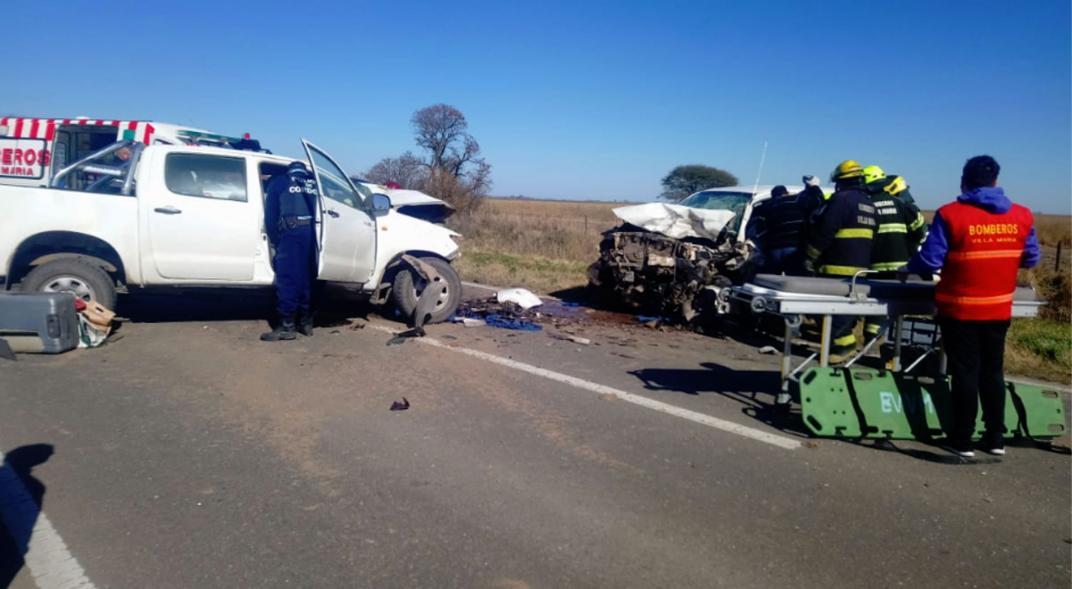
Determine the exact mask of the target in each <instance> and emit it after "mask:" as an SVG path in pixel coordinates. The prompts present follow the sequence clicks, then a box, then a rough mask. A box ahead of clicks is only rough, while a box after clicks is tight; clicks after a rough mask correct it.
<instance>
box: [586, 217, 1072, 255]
mask: <svg viewBox="0 0 1072 589" xmlns="http://www.w3.org/2000/svg"><path fill="white" fill-rule="evenodd" d="M584 234H585V235H588V215H585V216H584ZM1057 247H1058V248H1060V247H1061V246H1060V245H1058V246H1057ZM1057 257H1058V258H1060V257H1061V250H1060V249H1058V250H1057Z"/></svg>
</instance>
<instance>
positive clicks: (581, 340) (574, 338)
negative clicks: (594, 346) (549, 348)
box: [566, 335, 592, 346]
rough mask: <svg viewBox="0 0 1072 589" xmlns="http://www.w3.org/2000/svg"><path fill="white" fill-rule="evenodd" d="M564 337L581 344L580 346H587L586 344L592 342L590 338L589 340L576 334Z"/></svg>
mask: <svg viewBox="0 0 1072 589" xmlns="http://www.w3.org/2000/svg"><path fill="white" fill-rule="evenodd" d="M566 339H568V340H569V341H571V342H573V343H575V344H581V345H582V346H587V345H589V344H591V343H592V340H590V339H588V338H586V337H579V336H576V335H571V336H569V337H567V338H566Z"/></svg>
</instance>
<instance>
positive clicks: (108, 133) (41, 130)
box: [0, 116, 260, 186]
mask: <svg viewBox="0 0 1072 589" xmlns="http://www.w3.org/2000/svg"><path fill="white" fill-rule="evenodd" d="M116 141H137V142H141V143H144V144H146V145H155V144H168V145H211V146H215V147H239V148H243V149H254V150H258V151H259V149H260V145H259V144H258V143H257V142H255V141H253V140H251V139H250V138H249V134H248V133H247V134H246V135H245V137H229V136H226V135H220V134H217V133H212V132H209V131H205V130H202V129H195V128H192V127H186V126H183V125H174V124H171V123H162V122H159V121H120V120H112V119H90V118H86V117H77V118H73V119H50V118H29V117H14V116H5V117H0V184H16V185H22V186H48V184H49V182H50V181H51V179H52V176H53V175H54V174H55V173H56V172H59V171H60V170H62V169H63V168H64V167H66V166H68V165H70V164H72V163H74V162H77V161H79V160H80V159H82V158H84V157H86V156H88V155H90V154H93V153H94V152H96V151H98V150H100V149H103V148H105V147H107V146H109V145H111V144H113V143H115V142H116Z"/></svg>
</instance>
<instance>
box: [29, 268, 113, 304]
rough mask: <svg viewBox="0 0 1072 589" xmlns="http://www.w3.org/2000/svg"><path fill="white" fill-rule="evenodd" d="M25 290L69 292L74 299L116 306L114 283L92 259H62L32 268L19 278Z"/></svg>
mask: <svg viewBox="0 0 1072 589" xmlns="http://www.w3.org/2000/svg"><path fill="white" fill-rule="evenodd" d="M22 290H23V291H25V292H69V293H71V294H73V295H74V296H75V298H79V299H82V300H83V301H86V302H89V301H91V300H93V301H97V302H98V303H100V304H102V305H104V306H105V307H107V308H109V309H115V300H116V294H115V282H113V281H112V278H111V276H108V273H107V272H105V271H104V270H102V269H101V268H100V266H97V265H96V264H93V263H92V262H88V261H86V260H84V259H82V258H63V259H60V260H54V261H52V262H46V263H44V264H41V265H40V266H38V267H36V268H34V269H33V270H31V271H30V273H29V274H27V275H26V277H25V278H23V279H22Z"/></svg>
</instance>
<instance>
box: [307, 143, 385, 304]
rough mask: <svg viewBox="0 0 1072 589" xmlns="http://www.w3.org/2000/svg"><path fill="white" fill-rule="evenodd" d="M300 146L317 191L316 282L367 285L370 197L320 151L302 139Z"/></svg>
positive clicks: (372, 256) (372, 239)
mask: <svg viewBox="0 0 1072 589" xmlns="http://www.w3.org/2000/svg"><path fill="white" fill-rule="evenodd" d="M302 145H304V146H305V153H306V154H307V155H308V156H309V162H310V163H311V164H312V166H313V174H314V175H315V176H316V184H317V188H318V189H319V191H320V206H319V210H318V211H317V227H318V228H319V234H318V237H319V248H318V251H317V264H318V265H317V278H319V279H320V280H332V281H338V282H360V283H364V282H367V281H368V280H369V278H370V277H371V276H372V270H373V268H374V267H375V261H376V223H375V220H374V219H373V218H372V215H371V214H369V210H370V207H371V206H372V202H371V200H372V199H371V196H372V195H371V194H366V193H365V192H363V191H361V190H359V189H358V188H357V187H356V186H355V185H354V183H353V182H351V181H350V178H349V177H347V175H346V173H345V172H343V170H342V168H340V167H339V165H338V164H336V163H335V160H333V159H331V157H330V156H329V155H328V154H327V153H325V152H324V151H323V150H321V149H319V148H318V147H316V146H315V145H313V144H312V143H309V142H308V141H306V140H304V139H302Z"/></svg>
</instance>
